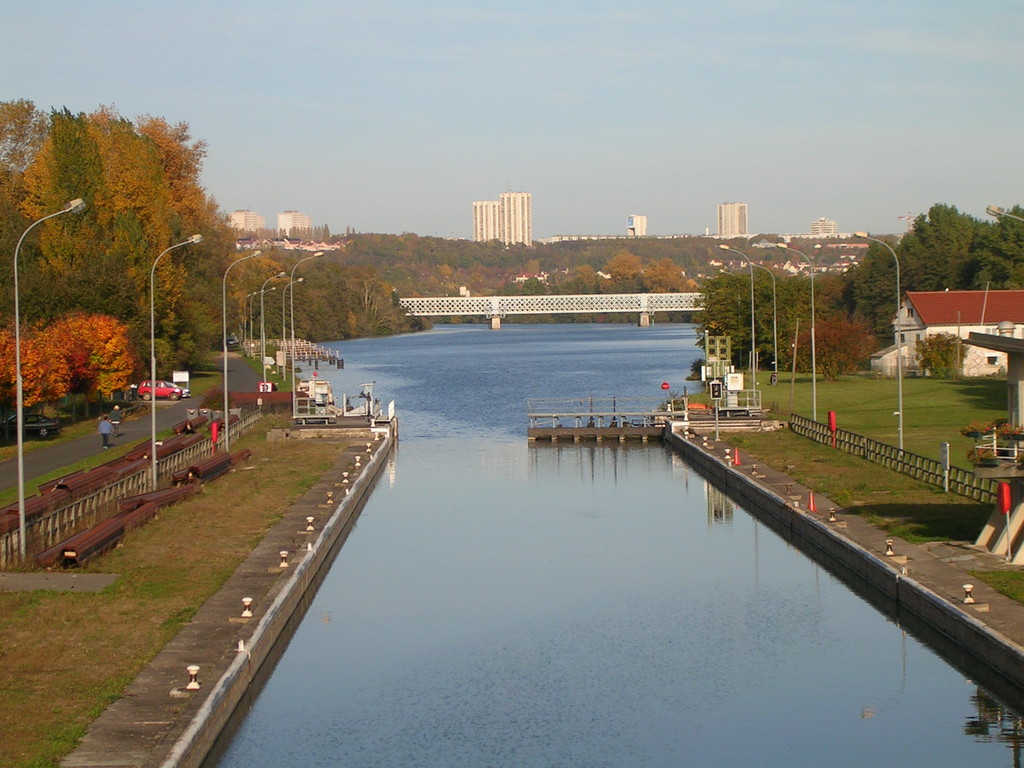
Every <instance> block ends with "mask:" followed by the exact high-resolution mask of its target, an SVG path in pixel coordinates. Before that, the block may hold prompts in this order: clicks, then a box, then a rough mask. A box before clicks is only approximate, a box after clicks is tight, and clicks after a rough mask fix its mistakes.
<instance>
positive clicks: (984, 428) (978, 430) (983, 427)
mask: <svg viewBox="0 0 1024 768" xmlns="http://www.w3.org/2000/svg"><path fill="white" fill-rule="evenodd" d="M991 429H992V424H990V423H989V422H987V421H972V422H971V423H970V424H968V425H967V426H966V427H961V428H960V434H961V435H963V436H964V437H970V438H973V439H974V440H977V439H978V438H979V437H983V436H984V435H985V433H986V432H989V431H990V430H991Z"/></svg>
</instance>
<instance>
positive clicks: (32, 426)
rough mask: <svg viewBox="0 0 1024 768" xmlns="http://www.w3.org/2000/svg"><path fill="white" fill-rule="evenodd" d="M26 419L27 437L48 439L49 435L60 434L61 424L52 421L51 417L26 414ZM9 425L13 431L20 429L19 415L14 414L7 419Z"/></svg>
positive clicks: (39, 414) (54, 420)
mask: <svg viewBox="0 0 1024 768" xmlns="http://www.w3.org/2000/svg"><path fill="white" fill-rule="evenodd" d="M24 419H25V421H24V423H25V434H26V435H39V437H46V436H47V435H56V434H59V433H60V422H59V421H57V420H56V419H51V418H50V417H49V416H44V415H43V414H41V413H26V414H25V417H24ZM7 424H8V426H9V428H10V429H11V430H12V431H13V430H16V429H17V428H18V416H17V414H12V415H11V416H10V417H9V418H8V419H7Z"/></svg>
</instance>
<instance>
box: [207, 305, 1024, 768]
mask: <svg viewBox="0 0 1024 768" xmlns="http://www.w3.org/2000/svg"><path fill="white" fill-rule="evenodd" d="M694 342H695V335H694V332H693V329H692V327H690V326H687V325H664V326H655V327H652V328H646V329H641V328H636V327H632V326H628V325H529V326H516V325H506V326H505V327H504V328H502V329H501V330H500V331H491V330H489V329H488V328H486V327H484V326H465V325H463V326H440V327H438V328H436V329H435V330H433V331H431V332H428V333H423V334H416V335H408V336H401V337H395V338H385V339H371V340H363V341H356V342H350V343H345V344H339V345H337V347H338V348H339V349H340V350H341V351H342V354H343V356H344V357H345V362H346V368H345V369H344V370H343V371H330V372H328V371H324V372H322V374H323V375H326V376H329V377H330V378H331V379H332V380H333V382H334V386H335V392H336V394H337V393H338V392H339V391H347V392H348V393H349V394H350V395H354V394H356V393H357V392H358V391H359V388H360V385H361V384H363V383H366V382H374V394H375V395H376V396H378V397H380V398H381V399H382V401H384V402H385V403H386V402H387V401H388V400H391V399H394V400H395V401H396V405H397V408H398V412H399V416H400V420H401V438H400V443H399V447H398V450H397V453H396V454H395V455H394V457H393V459H392V461H391V463H390V465H389V466H388V467H387V468H386V470H385V471H384V473H383V474H382V476H381V479H380V481H379V483H378V486H377V488H376V490H375V491H374V493H373V496H372V498H371V500H370V501H369V503H368V504H367V506H366V508H365V510H364V511H363V513H362V516H361V518H360V520H359V522H358V524H357V526H356V529H355V531H354V532H353V534H352V536H351V537H350V538H349V539H348V541H347V543H346V544H345V546H344V547H343V549H342V550H341V552H340V554H339V556H338V558H337V560H336V561H335V563H334V565H333V567H332V569H331V571H330V573H329V575H328V576H327V578H326V580H325V581H324V584H323V585H322V587H321V589H320V592H319V594H318V595H317V597H316V598H315V600H314V602H313V604H312V606H311V608H310V609H309V612H308V613H307V615H306V617H305V619H304V621H303V622H302V623H301V625H300V626H299V628H298V630H297V631H296V634H295V636H294V637H293V639H292V640H291V643H290V645H289V647H288V649H287V651H286V652H285V653H284V655H283V656H282V658H281V660H280V662H279V663H278V666H277V669H276V671H275V672H274V674H273V675H272V676H271V677H270V679H269V681H268V682H267V685H266V687H265V688H264V690H263V692H262V694H261V695H260V696H259V698H258V700H257V701H256V702H255V704H254V705H253V707H252V709H251V711H250V712H249V713H248V714H247V716H246V717H245V719H244V721H242V723H241V725H240V726H239V728H238V730H237V732H236V733H235V735H234V737H233V739H232V741H231V743H230V744H229V745H228V746H227V748H226V750H225V751H224V753H223V754H222V756H221V757H220V758H219V762H217V765H218V766H220V767H221V768H243V767H244V768H254V767H262V766H266V768H271V767H272V768H288V767H290V766H314V765H315V766H344V767H346V768H348V767H351V768H357V767H360V768H361V767H364V766H381V767H382V768H383V767H387V768H391V767H399V766H402V767H408V766H437V767H438V768H442V767H443V768H459V767H462V766H465V767H466V768H478V767H480V766H522V767H523V768H527V767H529V768H539V767H541V766H552V767H554V766H559V767H561V766H566V767H574V766H579V768H594V767H596V766H609V767H619V766H622V767H626V766H629V767H633V768H639V767H641V766H650V767H652V768H653V767H659V768H660V767H661V766H665V767H668V766H755V765H756V766H904V767H906V766H1004V765H1005V766H1012V765H1018V764H1019V753H1018V746H1017V745H1018V744H1019V742H1018V741H1016V740H1015V737H1014V723H1015V722H1016V720H1015V716H1014V715H1013V713H1011V712H1009V711H1008V710H1006V709H1005V708H1003V707H1001V706H1000V705H999V703H998V702H996V701H995V699H993V698H992V697H990V696H989V695H988V694H986V693H985V692H984V691H983V690H981V689H979V687H978V686H977V684H975V683H974V682H973V681H972V680H971V679H969V678H968V677H966V676H965V674H964V673H963V672H960V671H957V670H956V669H955V668H953V667H951V666H950V665H949V664H947V663H946V662H945V661H944V660H943V659H942V658H941V657H940V656H939V655H938V654H937V653H936V652H934V651H933V650H932V649H931V648H930V647H929V646H927V645H926V644H924V643H923V642H921V641H919V640H918V639H916V638H915V636H914V635H913V634H910V633H908V632H907V631H905V630H904V629H902V628H901V627H900V626H898V625H897V624H896V623H895V622H894V621H893V620H892V619H890V618H887V617H886V616H885V615H883V613H881V612H879V611H878V610H876V609H875V608H874V607H872V606H871V605H869V604H868V603H867V602H865V601H864V600H863V599H861V598H860V597H858V596H857V595H856V594H855V593H854V592H852V591H851V590H850V589H849V588H848V587H847V586H846V585H845V584H844V583H843V582H842V581H841V580H839V579H838V578H836V577H834V576H832V575H831V574H830V573H829V572H828V571H826V570H824V569H823V568H822V567H821V566H819V565H817V564H816V563H815V562H813V561H812V560H810V559H808V558H807V557H806V556H805V555H803V554H801V553H800V552H799V551H797V550H796V549H794V548H792V547H790V546H788V545H787V544H786V543H785V542H784V541H782V540H781V539H780V538H778V537H777V536H776V535H775V534H774V533H773V532H772V531H771V530H770V529H768V528H767V527H765V526H764V525H763V524H761V523H759V522H758V521H757V520H756V519H755V518H754V517H752V516H751V515H749V514H748V513H747V512H746V511H745V510H743V509H742V508H739V507H737V506H734V505H733V504H732V503H731V502H730V501H729V500H728V499H726V498H725V497H723V496H722V495H721V494H720V493H719V492H717V491H716V490H715V489H714V488H712V487H709V486H708V484H707V483H706V482H705V481H704V480H703V479H702V478H701V477H700V476H699V475H698V474H696V473H695V472H694V471H693V470H692V469H690V468H689V467H688V466H687V465H686V463H685V462H683V461H682V460H681V459H680V458H679V457H677V456H675V455H673V454H672V453H671V452H670V451H668V450H666V449H665V448H664V447H662V446H661V445H660V444H650V445H646V446H645V445H640V444H630V445H625V446H620V445H618V444H605V445H594V444H589V445H588V444H583V445H567V444H561V445H556V446H551V445H542V444H538V445H536V446H532V445H529V444H528V443H527V440H526V437H525V434H526V427H527V421H526V415H525V414H526V400H527V399H528V398H536V397H565V398H572V397H580V396H587V395H595V396H605V395H615V396H618V397H627V396H641V397H647V396H650V397H654V396H657V395H659V394H660V393H661V383H662V382H663V381H668V382H669V383H670V385H671V386H672V389H673V390H674V391H677V392H681V391H682V389H683V386H684V384H685V382H684V378H685V376H686V374H687V373H688V372H689V370H690V363H691V361H692V360H693V359H694V358H695V357H697V356H699V350H697V348H696V347H695V346H694ZM691 386H693V385H692V384H691Z"/></svg>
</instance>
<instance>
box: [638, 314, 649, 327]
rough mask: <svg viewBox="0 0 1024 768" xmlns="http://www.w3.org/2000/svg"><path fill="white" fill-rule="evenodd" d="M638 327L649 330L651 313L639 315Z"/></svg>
mask: <svg viewBox="0 0 1024 768" xmlns="http://www.w3.org/2000/svg"><path fill="white" fill-rule="evenodd" d="M639 325H640V327H641V328H649V327H650V325H651V313H650V312H641V313H640V323H639Z"/></svg>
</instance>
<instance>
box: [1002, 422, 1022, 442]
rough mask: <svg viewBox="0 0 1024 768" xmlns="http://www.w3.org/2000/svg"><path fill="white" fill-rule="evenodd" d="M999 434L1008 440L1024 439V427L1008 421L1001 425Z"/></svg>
mask: <svg viewBox="0 0 1024 768" xmlns="http://www.w3.org/2000/svg"><path fill="white" fill-rule="evenodd" d="M999 436H1000V437H1002V438H1005V439H1006V440H1018V441H1024V427H1022V426H1020V425H1019V424H1011V423H1010V422H1006V423H1005V424H1003V425H1002V426H1000V427H999Z"/></svg>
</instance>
